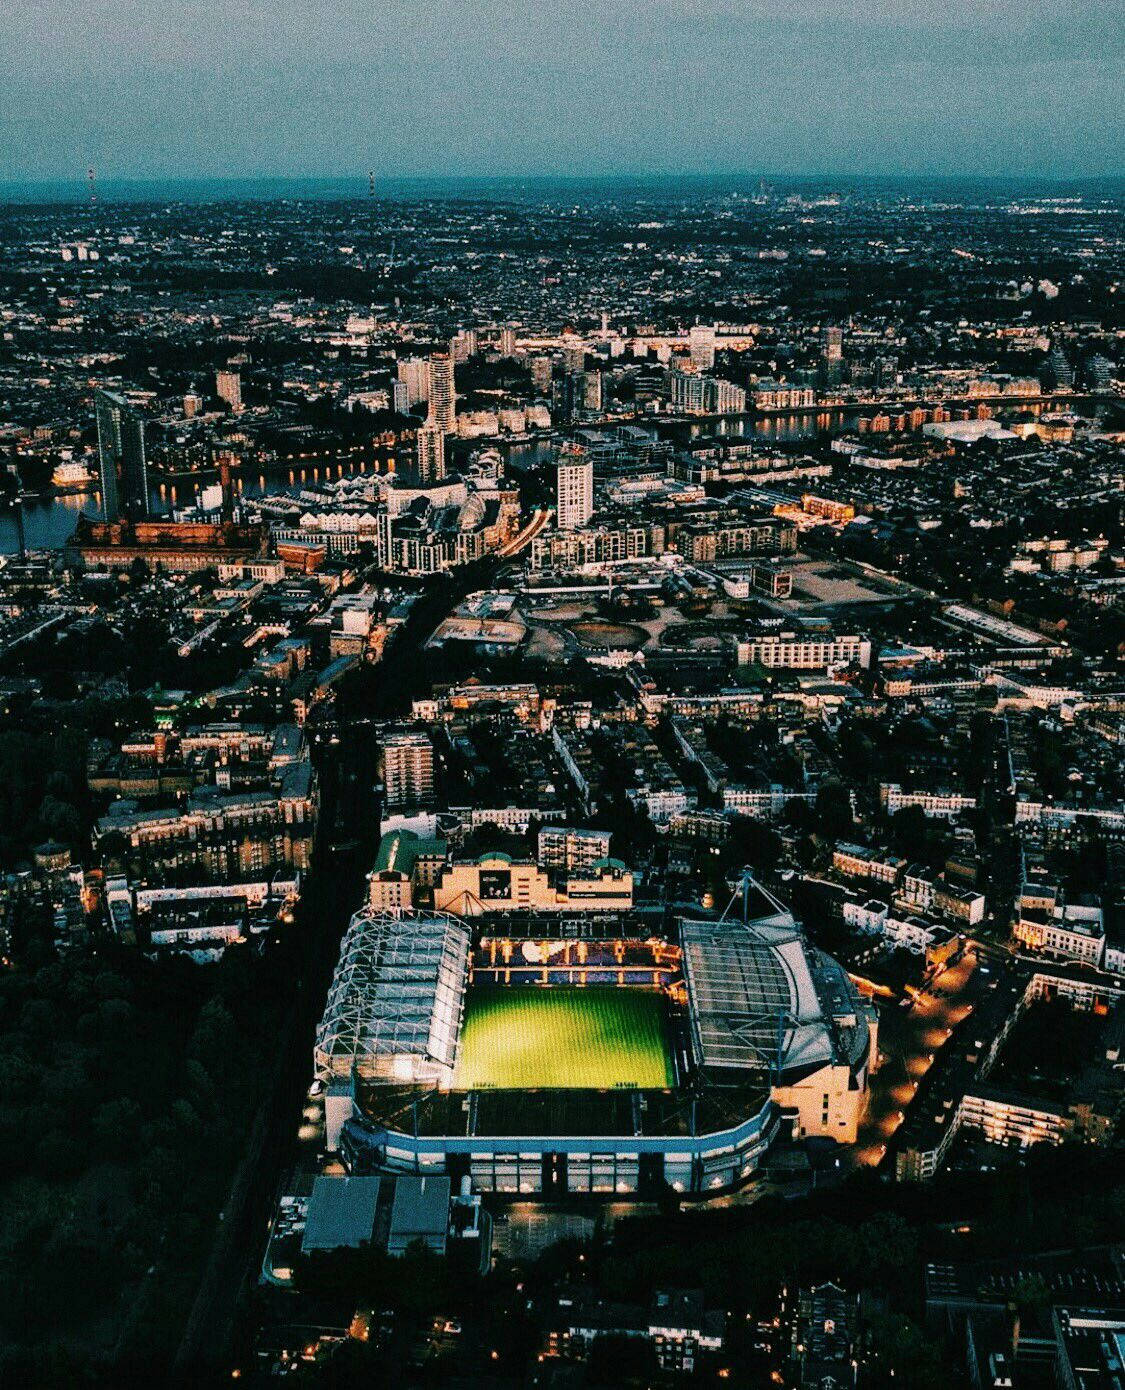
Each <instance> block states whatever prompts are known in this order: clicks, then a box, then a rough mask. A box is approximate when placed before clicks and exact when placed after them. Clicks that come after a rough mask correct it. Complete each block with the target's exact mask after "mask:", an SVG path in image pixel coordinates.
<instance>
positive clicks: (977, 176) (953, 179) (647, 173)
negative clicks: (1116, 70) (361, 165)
mask: <svg viewBox="0 0 1125 1390" xmlns="http://www.w3.org/2000/svg"><path fill="white" fill-rule="evenodd" d="M94 167H95V173H97V169H96V166H94ZM87 177H88V176H87V170H86V168H83V169H81V170H80V171H75V172H73V173H67V174H43V175H35V176H33V177H14V178H0V192H2V191H3V190H14V189H23V190H34V189H38V188H43V189H47V188H56V189H58V188H61V187H66V186H68V185H73V187H74V189H75V194H76V197H77V198H78V199H79V200H83V199H84V198H85V197H86V196H87V195H88V182H87ZM369 178H370V171H368V170H359V169H355V170H349V171H345V172H336V173H317V174H309V173H285V174H278V173H261V172H258V173H223V174H214V173H199V174H183V173H176V174H162V173H130V174H120V175H118V174H105V175H101V174H98V175H97V181H98V187H99V190H100V189H103V188H136V187H145V186H151V185H154V184H160V185H165V186H185V187H190V186H198V185H201V184H217V185H223V184H229V185H238V184H286V183H304V184H341V183H350V182H353V181H354V182H355V184H356V186H357V189H359V188H362V189H363V190H364V194H363V196H366V197H370V192H369V191H368V186H369ZM374 178H375V194H376V197H377V196H378V188H379V184H380V183H391V184H425V183H450V184H458V183H462V184H511V183H597V184H612V183H646V182H655V181H665V180H666V181H669V182H671V181H677V180H680V181H684V182H708V183H716V182H722V181H723V180H724V179H731V180H738V181H742V180H759V181H772V180H776V181H778V182H786V181H788V182H796V183H800V182H822V181H823V182H832V181H841V182H845V183H846V182H858V183H867V182H881V181H902V182H919V181H927V182H936V183H964V182H969V181H972V182H981V183H1019V182H1027V181H1038V182H1044V183H1056V184H1064V185H1065V184H1078V183H1109V182H1118V181H1125V169H1122V170H1120V171H1114V172H1105V171H1103V172H1100V173H1094V172H1086V173H1074V172H1066V173H1058V172H1055V173H1050V172H1030V171H1023V172H1018V173H995V172H987V173H986V172H981V171H975V170H959V171H956V172H950V171H948V170H944V171H937V170H906V171H903V170H899V171H896V172H890V171H885V170H880V171H870V170H864V171H851V172H848V171H845V170H840V169H835V170H831V169H830V170H802V171H792V170H785V171H781V170H769V169H766V170H761V169H722V170H694V169H689V170H663V169H657V170H652V169H648V170H609V171H604V170H603V171H593V172H585V173H575V172H559V171H551V170H540V171H537V172H506V173H499V174H495V173H488V174H486V173H464V172H461V173H448V172H433V173H409V174H403V173H388V172H380V171H379V170H375V173H374Z"/></svg>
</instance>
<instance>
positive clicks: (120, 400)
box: [94, 391, 149, 521]
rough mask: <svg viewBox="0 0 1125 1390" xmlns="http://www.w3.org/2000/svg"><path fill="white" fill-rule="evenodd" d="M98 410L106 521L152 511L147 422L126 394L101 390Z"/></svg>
mask: <svg viewBox="0 0 1125 1390" xmlns="http://www.w3.org/2000/svg"><path fill="white" fill-rule="evenodd" d="M94 413H95V416H96V419H97V425H98V469H99V472H100V474H101V489H102V515H103V516H104V517H105V519H106V521H120V520H121V518H122V517H131V518H136V517H145V516H148V514H149V501H148V464H147V461H146V458H145V425H144V420H143V419H142V418H141V416H140V414H139V413H138V411H137V410H136V409H134V407H133V406H131V405H130V404H129V402H128V401H127V400H126V399H125V397H124V396H119V395H116V394H115V393H114V392H112V391H99V392H98V393H97V397H96V399H95V404H94Z"/></svg>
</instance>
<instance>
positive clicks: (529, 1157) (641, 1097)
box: [315, 894, 875, 1199]
mask: <svg viewBox="0 0 1125 1390" xmlns="http://www.w3.org/2000/svg"><path fill="white" fill-rule="evenodd" d="M761 897H762V905H763V907H764V908H765V911H764V912H763V913H762V914H761V915H759V916H757V917H755V918H753V919H752V920H748V921H728V920H718V921H716V920H693V919H686V918H673V919H670V920H669V921H668V922H667V923H666V924H663V925H662V926H661V929H659V930H654V927H653V919H651V918H646V917H645V916H644V915H643V914H639V913H607V914H598V915H595V914H584V915H583V916H581V917H579V916H577V915H571V916H569V917H566V916H557V915H553V914H549V913H528V912H524V913H515V912H513V913H506V914H498V915H496V916H495V917H493V918H489V917H477V918H474V919H473V920H472V921H471V922H469V921H468V920H465V919H463V918H460V917H457V916H454V915H452V914H449V913H444V912H436V911H419V912H410V911H405V910H400V911H376V910H374V909H371V908H367V909H364V910H363V911H361V912H358V913H356V915H355V917H353V919H352V921H351V924H350V926H349V928H348V931H347V933H346V934H345V937H344V941H343V944H342V947H341V953H340V961H339V964H338V966H337V969H336V974H335V977H334V980H333V984H332V988H331V990H330V992H329V997H328V1001H327V1005H326V1008H325V1011H324V1016H323V1018H322V1020H321V1023H320V1027H319V1029H318V1031H317V1038H316V1050H315V1064H316V1072H317V1076H318V1078H319V1079H320V1080H321V1081H322V1082H324V1084H325V1121H326V1133H327V1142H328V1146H329V1149H330V1150H332V1151H333V1152H336V1153H338V1154H339V1156H340V1158H341V1159H342V1161H343V1162H344V1163H345V1165H346V1166H347V1168H348V1169H349V1171H351V1172H353V1173H402V1172H412V1173H427V1172H438V1173H447V1174H449V1175H450V1176H451V1177H453V1178H455V1179H460V1178H462V1177H464V1176H470V1177H471V1179H472V1182H473V1185H474V1187H475V1188H476V1189H477V1190H479V1191H485V1192H494V1193H499V1194H508V1195H510V1196H512V1197H518V1196H522V1197H524V1198H527V1197H528V1196H535V1197H540V1198H559V1197H562V1196H568V1195H571V1194H589V1195H592V1196H605V1197H608V1196H616V1197H618V1198H621V1197H630V1196H634V1197H637V1198H646V1199H648V1198H653V1197H657V1196H660V1195H662V1194H668V1193H670V1192H679V1193H694V1194H698V1195H701V1196H705V1195H708V1194H713V1193H719V1192H723V1191H727V1190H730V1189H732V1188H736V1187H738V1186H739V1185H741V1184H742V1183H744V1182H745V1181H746V1180H747V1179H748V1178H750V1177H751V1175H752V1174H753V1172H754V1170H755V1169H756V1167H757V1166H758V1163H759V1162H760V1160H761V1158H762V1156H763V1155H764V1154H765V1152H766V1151H767V1149H768V1148H769V1146H770V1144H771V1143H773V1141H774V1140H775V1139H776V1138H777V1137H778V1136H779V1135H781V1136H785V1137H790V1138H794V1139H802V1138H808V1137H813V1136H817V1137H821V1138H824V1137H828V1138H832V1139H834V1140H836V1141H837V1142H840V1143H852V1142H854V1141H855V1137H856V1127H857V1125H858V1122H859V1118H860V1115H861V1113H862V1110H863V1105H864V1100H865V1096H866V1089H867V1074H868V1068H869V1065H870V1062H871V1059H872V1058H873V1057H874V1056H875V1016H874V1011H873V1010H872V1009H871V1008H870V1006H868V1005H867V1004H865V1003H864V1002H863V1001H862V1000H861V999H860V998H859V997H858V996H857V994H856V992H855V989H854V987H853V986H852V983H851V981H850V980H849V978H848V976H847V974H846V973H845V971H844V970H843V969H842V968H841V967H840V966H839V965H838V964H837V963H836V962H835V961H834V960H832V959H831V958H830V957H829V956H827V955H825V954H824V953H822V952H820V951H818V950H816V949H815V948H814V947H812V946H811V945H810V944H809V943H808V942H807V941H806V939H805V937H804V933H803V932H802V931H801V929H800V927H799V926H798V924H797V923H796V922H795V921H794V919H793V917H792V916H791V915H790V914H789V912H788V911H787V910H786V909H785V908H784V907H783V906H782V905H781V904H780V903H777V902H776V901H775V900H774V899H772V898H770V897H769V896H768V895H766V894H761Z"/></svg>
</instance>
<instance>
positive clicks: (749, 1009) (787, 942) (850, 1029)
mask: <svg viewBox="0 0 1125 1390" xmlns="http://www.w3.org/2000/svg"><path fill="white" fill-rule="evenodd" d="M680 931H681V940H682V942H683V951H684V973H685V975H686V977H687V984H688V994H689V998H690V1001H691V1013H692V1028H693V1032H694V1035H695V1042H696V1047H697V1051H698V1056H699V1060H700V1062H701V1063H702V1065H703V1066H705V1067H713V1068H720V1069H727V1068H734V1069H737V1070H740V1071H746V1070H751V1071H763V1070H768V1071H771V1072H775V1073H778V1074H780V1077H781V1079H782V1080H786V1079H791V1078H796V1077H797V1076H800V1075H807V1074H809V1073H811V1072H813V1071H816V1070H817V1069H818V1068H820V1067H822V1066H826V1065H828V1064H829V1063H831V1062H840V1063H843V1064H845V1065H849V1064H852V1063H854V1062H856V1061H858V1060H859V1058H860V1056H861V1055H862V1050H863V1047H864V1046H865V1045H866V1038H867V1022H866V1016H865V1015H863V1013H862V1010H861V1008H860V1005H859V1002H858V999H857V997H856V995H855V992H854V990H853V989H852V987H851V984H850V981H849V980H848V978H847V975H846V974H845V972H844V971H843V970H842V969H841V968H840V966H839V965H837V964H836V962H835V961H833V960H832V959H831V958H830V957H828V956H825V955H823V954H822V953H821V952H819V951H815V950H813V949H812V948H810V947H809V945H808V944H807V942H806V941H805V938H804V935H803V933H802V932H801V930H800V928H799V927H798V926H797V924H796V923H795V922H794V920H793V918H792V917H791V916H789V915H788V914H787V913H779V914H775V915H773V916H771V917H770V918H768V919H763V920H761V921H758V922H751V923H742V922H713V921H685V922H682V923H681V928H680Z"/></svg>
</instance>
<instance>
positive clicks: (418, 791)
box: [383, 732, 434, 810]
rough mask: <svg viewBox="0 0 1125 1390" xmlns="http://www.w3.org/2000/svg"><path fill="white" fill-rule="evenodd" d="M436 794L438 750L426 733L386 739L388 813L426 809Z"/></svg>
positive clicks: (384, 771) (384, 753) (386, 803)
mask: <svg viewBox="0 0 1125 1390" xmlns="http://www.w3.org/2000/svg"><path fill="white" fill-rule="evenodd" d="M433 794H434V746H433V744H432V743H431V742H430V739H429V736H428V735H427V734H423V733H411V732H405V733H393V734H387V735H386V737H385V738H384V739H383V805H384V807H385V808H386V809H388V810H399V809H401V808H402V807H403V806H418V805H424V804H425V803H426V802H427V801H430V800H432V799H433Z"/></svg>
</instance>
